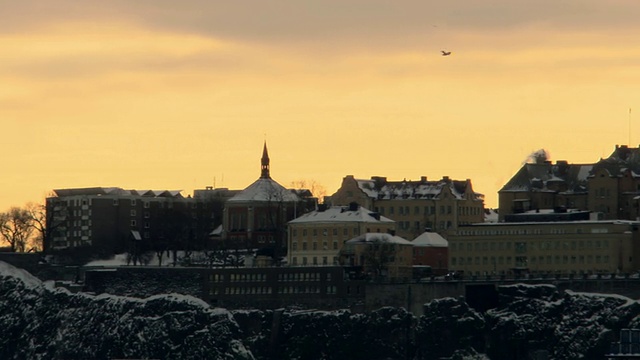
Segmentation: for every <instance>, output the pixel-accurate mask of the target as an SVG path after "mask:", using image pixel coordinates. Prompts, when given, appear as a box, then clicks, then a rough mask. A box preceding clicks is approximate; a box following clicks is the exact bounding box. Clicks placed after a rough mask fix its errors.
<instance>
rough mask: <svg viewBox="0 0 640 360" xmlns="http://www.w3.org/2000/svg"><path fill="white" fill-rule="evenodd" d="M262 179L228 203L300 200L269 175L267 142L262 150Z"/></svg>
mask: <svg viewBox="0 0 640 360" xmlns="http://www.w3.org/2000/svg"><path fill="white" fill-rule="evenodd" d="M260 168H261V169H262V172H261V174H260V178H259V179H258V180H256V181H255V182H254V183H253V184H251V185H249V186H248V187H247V188H246V189H244V190H242V191H240V192H239V193H238V194H236V195H234V196H233V197H232V198H231V199H229V200H227V202H228V203H252V202H273V203H278V202H294V201H299V200H300V198H299V197H298V195H296V194H295V193H293V192H291V191H290V190H287V189H286V188H285V187H284V186H282V185H280V184H278V183H277V182H276V181H275V180H273V179H272V178H271V175H270V174H269V153H268V151H267V142H266V141H265V142H264V148H263V150H262V160H261V167H260Z"/></svg>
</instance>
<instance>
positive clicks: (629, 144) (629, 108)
mask: <svg viewBox="0 0 640 360" xmlns="http://www.w3.org/2000/svg"><path fill="white" fill-rule="evenodd" d="M628 144H629V146H631V108H629V142H628Z"/></svg>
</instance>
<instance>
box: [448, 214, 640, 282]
mask: <svg viewBox="0 0 640 360" xmlns="http://www.w3.org/2000/svg"><path fill="white" fill-rule="evenodd" d="M639 226H640V223H638V222H632V221H623V220H608V221H607V220H603V221H567V222H564V221H555V222H529V223H494V224H488V223H485V224H475V225H469V226H461V227H459V228H458V229H456V230H455V231H453V232H452V233H451V234H450V235H449V237H448V239H447V240H448V241H449V268H450V270H452V271H459V272H463V273H464V274H465V275H487V274H496V275H498V274H519V273H528V274H547V273H552V274H597V273H607V274H612V273H618V272H622V273H630V272H634V271H637V270H638V269H640V257H639V256H640V246H638V241H639V240H640V233H639V232H638V228H639Z"/></svg>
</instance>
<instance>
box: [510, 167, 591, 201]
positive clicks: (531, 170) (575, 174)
mask: <svg viewBox="0 0 640 360" xmlns="http://www.w3.org/2000/svg"><path fill="white" fill-rule="evenodd" d="M592 169H593V164H569V163H567V162H566V161H558V162H556V163H555V164H552V163H551V162H545V163H534V164H531V163H526V164H524V165H523V166H522V167H521V168H520V170H518V172H517V173H516V174H515V175H514V176H513V177H512V178H511V179H510V180H509V181H508V182H507V183H506V184H505V185H504V186H503V187H502V189H500V192H521V191H525V192H528V191H536V192H557V191H558V189H561V191H562V192H563V193H586V191H587V179H588V177H589V174H591V171H592ZM548 186H551V187H548Z"/></svg>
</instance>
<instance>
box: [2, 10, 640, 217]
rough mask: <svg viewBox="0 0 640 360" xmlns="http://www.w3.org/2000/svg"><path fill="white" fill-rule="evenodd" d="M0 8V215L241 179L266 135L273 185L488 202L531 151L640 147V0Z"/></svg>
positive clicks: (572, 157)
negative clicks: (92, 193)
mask: <svg viewBox="0 0 640 360" xmlns="http://www.w3.org/2000/svg"><path fill="white" fill-rule="evenodd" d="M0 13H1V14H2V21H0V125H1V131H0V134H1V136H2V139H1V141H0V153H1V154H2V157H1V159H2V169H3V170H2V172H1V173H0V174H1V176H0V211H5V210H7V209H8V208H9V207H10V206H12V205H17V206H22V205H24V204H25V203H26V202H28V201H35V202H44V198H45V196H46V195H47V194H48V193H49V192H50V191H51V190H52V189H56V188H71V187H94V186H118V187H123V188H127V189H171V190H180V189H182V190H184V192H183V194H184V195H189V194H191V193H192V192H193V189H202V188H205V187H206V186H214V185H215V186H216V187H228V188H231V189H242V188H244V187H246V186H248V185H249V184H251V183H252V182H253V181H254V180H255V179H257V178H258V177H259V175H260V156H261V154H262V145H263V142H264V141H265V140H266V141H267V145H268V148H269V154H270V157H271V175H272V177H273V178H274V179H275V180H276V181H278V182H279V183H281V184H282V185H284V186H289V185H291V183H292V182H293V181H298V180H306V181H315V182H317V183H318V184H321V185H322V186H324V187H325V188H326V190H327V193H328V194H331V193H333V192H334V191H335V190H336V189H337V188H338V187H339V185H340V183H341V181H342V178H343V177H344V176H346V175H354V176H355V177H357V178H369V177H371V176H386V177H387V178H388V179H390V180H402V179H404V178H406V179H407V180H409V179H411V180H415V179H419V178H420V176H427V177H428V178H429V179H433V180H435V179H440V178H442V176H449V177H451V178H454V179H461V180H462V179H467V178H469V179H471V180H472V183H473V185H474V189H475V190H476V191H477V192H480V193H483V194H485V205H486V206H487V207H495V206H497V191H498V190H499V189H500V188H501V187H502V186H503V185H504V184H505V183H506V181H507V180H509V178H510V177H511V176H512V175H513V174H514V173H515V172H516V171H517V170H518V169H519V168H520V167H521V165H522V163H523V161H525V159H526V158H527V155H528V154H530V153H531V152H533V151H535V150H537V149H540V148H544V149H546V150H548V152H549V153H550V154H551V159H552V160H553V161H556V160H567V161H569V162H570V163H583V162H595V161H597V160H598V159H599V158H601V157H606V156H608V155H609V154H610V153H611V152H612V151H613V149H614V148H615V145H616V144H628V143H630V144H631V145H632V146H638V144H639V143H640V136H639V131H640V36H639V35H640V1H636V0H628V1H622V0H618V1H615V0H613V1H602V0H579V1H578V0H572V1H569V0H566V1H562V0H537V1H513V0H482V1H480V0H465V1H433V0H428V1H427V0H415V1H389V0H366V1H364V0H360V1H349V0H340V1H333V0H325V1H301V0H291V1H289V0H276V1H245V0H235V1H217V0H214V1H211V0H206V1H205V0H186V1H175V0H172V1H168V0H154V1H149V0H137V1H130V0H127V1H125V0H111V1H93V0H89V1H76V0H56V1H47V2H42V1H32V0H24V1H2V2H0ZM441 50H447V51H452V55H451V56H448V57H443V56H441V55H440V51H441ZM630 109H631V112H630ZM636 109H637V110H636Z"/></svg>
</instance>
